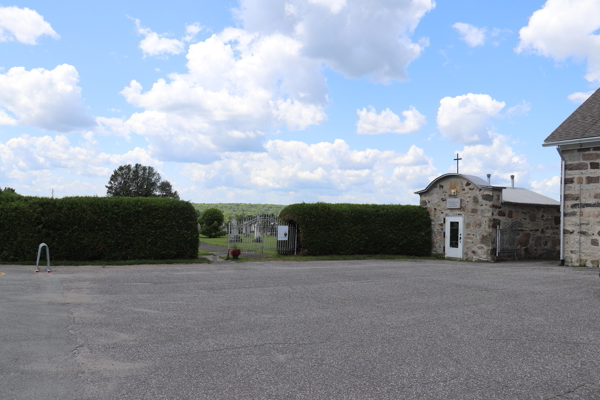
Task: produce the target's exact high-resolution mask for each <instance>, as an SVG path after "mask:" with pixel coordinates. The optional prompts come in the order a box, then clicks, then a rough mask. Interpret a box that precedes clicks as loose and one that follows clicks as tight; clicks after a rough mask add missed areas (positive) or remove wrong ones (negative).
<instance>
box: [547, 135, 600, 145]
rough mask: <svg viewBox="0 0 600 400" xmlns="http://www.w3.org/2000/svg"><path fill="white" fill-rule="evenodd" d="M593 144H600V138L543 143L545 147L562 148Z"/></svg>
mask: <svg viewBox="0 0 600 400" xmlns="http://www.w3.org/2000/svg"><path fill="white" fill-rule="evenodd" d="M591 142H599V143H600V136H594V137H589V138H580V139H566V140H558V141H556V142H549V143H542V146H543V147H550V146H561V145H569V144H584V143H585V144H587V143H591Z"/></svg>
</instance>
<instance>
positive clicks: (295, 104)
mask: <svg viewBox="0 0 600 400" xmlns="http://www.w3.org/2000/svg"><path fill="white" fill-rule="evenodd" d="M270 104H271V108H272V112H273V116H274V117H275V119H276V120H277V121H280V122H282V123H285V124H287V126H288V129H290V130H303V129H306V128H307V127H309V126H310V125H319V124H320V123H321V122H323V121H327V114H325V111H324V110H323V106H321V105H314V104H304V103H302V102H300V101H292V100H290V99H287V100H277V101H275V102H273V101H271V102H270Z"/></svg>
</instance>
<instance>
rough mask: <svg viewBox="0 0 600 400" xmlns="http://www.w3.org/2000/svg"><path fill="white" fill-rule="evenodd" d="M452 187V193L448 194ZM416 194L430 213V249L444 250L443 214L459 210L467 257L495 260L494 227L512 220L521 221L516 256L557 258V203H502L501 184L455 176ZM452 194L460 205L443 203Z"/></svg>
mask: <svg viewBox="0 0 600 400" xmlns="http://www.w3.org/2000/svg"><path fill="white" fill-rule="evenodd" d="M453 189H454V190H456V196H451V195H450V194H451V193H452V190H453ZM420 196H421V206H423V207H426V208H427V210H428V211H429V215H430V216H431V224H432V235H433V237H432V252H433V253H440V254H443V253H444V244H445V243H444V217H445V216H446V215H447V214H462V215H463V217H464V223H465V226H464V236H463V246H464V258H465V259H467V260H472V261H476V260H488V261H495V260H496V227H497V226H500V228H505V227H507V226H508V225H509V224H510V223H511V222H512V221H519V222H521V224H520V227H519V234H520V236H519V240H518V250H517V258H519V259H526V258H536V259H539V258H543V259H556V260H558V259H559V253H560V236H559V233H560V207H559V206H535V205H528V204H518V203H502V197H501V196H502V189H501V188H493V189H487V188H486V189H482V188H480V187H478V186H477V185H475V184H473V183H472V182H470V181H469V180H468V179H466V178H461V177H457V176H452V177H448V178H445V179H442V180H440V181H438V182H436V185H435V186H434V187H432V188H431V189H430V190H429V191H427V192H426V193H422V194H421V195H420ZM452 197H454V198H459V199H460V205H461V208H460V209H449V208H447V207H446V200H447V199H448V198H452ZM599 197H600V196H599ZM598 201H600V199H599V200H598ZM599 207H600V205H599ZM598 210H599V211H600V208H598ZM599 229H600V228H599Z"/></svg>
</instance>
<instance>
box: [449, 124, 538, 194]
mask: <svg viewBox="0 0 600 400" xmlns="http://www.w3.org/2000/svg"><path fill="white" fill-rule="evenodd" d="M457 152H458V153H459V154H460V157H461V158H462V161H461V162H460V173H464V174H470V175H476V176H479V177H481V178H483V179H486V180H487V178H486V175H487V174H492V184H493V185H509V184H510V175H515V181H516V182H520V183H521V185H523V184H525V183H526V182H527V180H528V178H529V171H530V170H531V166H530V165H529V164H528V162H527V157H526V156H525V155H524V154H518V153H516V152H515V151H514V150H513V148H512V147H511V146H510V144H509V138H508V137H507V136H503V135H498V134H494V135H492V143H491V144H490V145H486V144H477V145H473V146H465V147H464V148H463V149H462V150H458V151H457ZM448 171H449V172H456V164H451V166H450V167H449V168H448Z"/></svg>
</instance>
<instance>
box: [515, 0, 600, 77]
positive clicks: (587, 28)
mask: <svg viewBox="0 0 600 400" xmlns="http://www.w3.org/2000/svg"><path fill="white" fill-rule="evenodd" d="M599 15H600V2H599V1H597V0H548V1H547V2H546V3H545V4H544V6H543V7H542V8H541V9H539V10H537V11H535V12H534V13H533V15H532V16H531V17H530V18H529V23H528V25H527V26H526V27H523V28H521V30H520V31H519V36H520V41H519V44H518V46H517V48H516V49H515V50H516V52H517V53H521V52H525V51H531V52H533V53H535V54H538V55H541V56H545V57H550V58H553V59H555V60H557V61H563V60H566V59H567V58H569V57H574V58H576V59H584V58H587V61H588V71H587V74H586V76H585V78H586V79H587V80H588V81H590V82H600V35H599V34H598V29H600V18H598V16H599Z"/></svg>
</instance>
